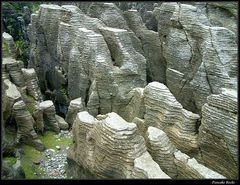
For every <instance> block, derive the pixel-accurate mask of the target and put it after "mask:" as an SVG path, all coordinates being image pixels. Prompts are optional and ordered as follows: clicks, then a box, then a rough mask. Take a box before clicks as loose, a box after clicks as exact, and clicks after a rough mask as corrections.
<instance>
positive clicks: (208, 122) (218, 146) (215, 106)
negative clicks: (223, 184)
mask: <svg viewBox="0 0 240 185" xmlns="http://www.w3.org/2000/svg"><path fill="white" fill-rule="evenodd" d="M207 101H208V102H207V103H206V104H204V106H203V107H202V120H201V126H200V128H199V136H198V142H199V147H200V149H201V154H202V160H203V162H204V163H205V164H206V166H208V167H209V168H211V169H213V170H216V171H217V172H219V173H221V174H223V175H224V176H226V177H227V178H236V177H237V164H238V157H237V152H238V147H237V141H238V139H237V138H238V137H237V125H238V124H237V123H238V122H237V112H236V108H237V107H236V105H237V92H236V90H231V89H223V92H222V93H221V94H219V95H211V96H208V98H207ZM216 123H217V124H216ZM209 153H211V155H209ZM219 161H221V162H219Z"/></svg>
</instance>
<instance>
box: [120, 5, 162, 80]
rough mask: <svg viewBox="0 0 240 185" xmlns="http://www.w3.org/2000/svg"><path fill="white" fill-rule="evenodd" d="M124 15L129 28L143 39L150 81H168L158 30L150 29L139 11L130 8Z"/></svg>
mask: <svg viewBox="0 0 240 185" xmlns="http://www.w3.org/2000/svg"><path fill="white" fill-rule="evenodd" d="M124 17H125V19H126V21H127V23H128V26H129V28H130V29H131V30H132V31H133V32H134V33H135V34H136V36H137V37H138V38H139V39H140V41H141V46H142V48H143V53H144V56H145V58H146V63H147V77H148V81H158V82H161V83H166V64H165V60H164V58H163V54H162V48H161V42H160V39H159V36H158V33H157V32H154V31H151V30H148V29H147V28H146V26H145V25H144V23H143V21H142V18H141V16H140V14H139V12H137V11H135V10H128V11H127V12H124Z"/></svg>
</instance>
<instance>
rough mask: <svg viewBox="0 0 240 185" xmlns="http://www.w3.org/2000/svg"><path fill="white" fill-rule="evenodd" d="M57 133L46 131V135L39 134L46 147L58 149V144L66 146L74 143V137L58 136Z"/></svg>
mask: <svg viewBox="0 0 240 185" xmlns="http://www.w3.org/2000/svg"><path fill="white" fill-rule="evenodd" d="M56 136H57V135H56V134H55V133H54V132H51V131H47V132H45V133H44V136H39V138H40V140H41V141H42V142H43V144H44V146H46V148H52V149H56V146H57V145H58V146H60V147H64V146H70V145H71V144H72V138H61V137H60V138H56Z"/></svg>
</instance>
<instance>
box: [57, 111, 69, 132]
mask: <svg viewBox="0 0 240 185" xmlns="http://www.w3.org/2000/svg"><path fill="white" fill-rule="evenodd" d="M55 118H56V120H57V122H58V126H59V128H60V129H61V130H68V128H69V125H68V123H67V122H66V121H65V120H64V119H63V118H62V117H61V116H58V115H56V116H55Z"/></svg>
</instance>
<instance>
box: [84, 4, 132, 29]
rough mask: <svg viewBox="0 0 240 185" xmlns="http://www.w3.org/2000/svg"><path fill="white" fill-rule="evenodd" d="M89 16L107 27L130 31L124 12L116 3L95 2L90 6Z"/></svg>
mask: <svg viewBox="0 0 240 185" xmlns="http://www.w3.org/2000/svg"><path fill="white" fill-rule="evenodd" d="M87 15H89V16H90V17H94V18H98V19H99V20H101V21H102V22H103V23H104V24H105V25H106V26H109V27H113V28H120V29H126V30H129V28H128V26H127V23H126V20H125V19H124V17H123V15H122V11H121V10H120V9H118V7H117V6H116V5H115V4H114V3H102V2H94V3H92V4H91V5H90V6H89V8H88V13H87Z"/></svg>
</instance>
